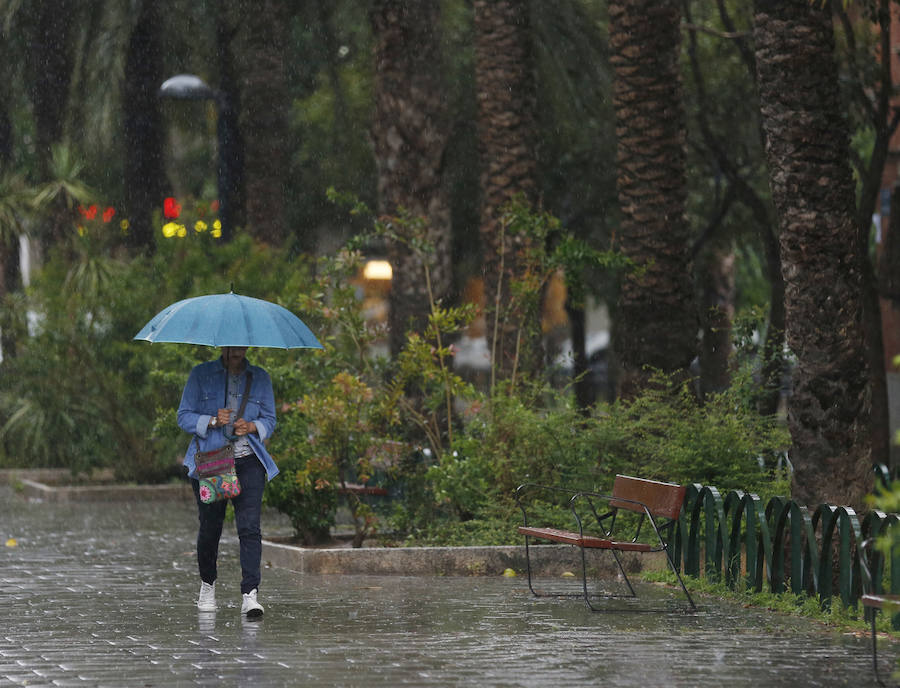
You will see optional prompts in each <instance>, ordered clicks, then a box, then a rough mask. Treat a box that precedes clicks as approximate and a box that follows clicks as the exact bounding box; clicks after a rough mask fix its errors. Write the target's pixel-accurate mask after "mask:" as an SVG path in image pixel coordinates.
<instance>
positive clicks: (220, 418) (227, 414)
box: [216, 408, 231, 428]
mask: <svg viewBox="0 0 900 688" xmlns="http://www.w3.org/2000/svg"><path fill="white" fill-rule="evenodd" d="M230 422H231V409H224V408H223V409H219V410H218V411H216V424H217V425H218V426H219V427H220V428H221V427H222V426H223V425H228V424H229V423H230Z"/></svg>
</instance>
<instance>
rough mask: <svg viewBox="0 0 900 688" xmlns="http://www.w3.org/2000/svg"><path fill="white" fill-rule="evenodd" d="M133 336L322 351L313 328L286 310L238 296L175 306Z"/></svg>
mask: <svg viewBox="0 0 900 688" xmlns="http://www.w3.org/2000/svg"><path fill="white" fill-rule="evenodd" d="M134 338H135V339H141V340H144V341H148V342H176V343H181V344H205V345H207V346H216V347H222V346H258V347H266V348H272V349H321V348H322V345H321V344H320V343H319V340H318V339H316V337H315V335H314V334H313V333H312V332H311V331H310V329H309V328H308V327H307V326H306V325H305V324H304V323H303V321H302V320H300V318H298V317H297V316H296V315H294V314H293V313H291V312H290V311H289V310H288V309H287V308H284V307H282V306H279V305H278V304H275V303H272V302H270V301H263V300H262V299H254V298H253V297H251V296H241V295H239V294H235V293H234V292H231V293H229V294H209V295H207V296H197V297H194V298H192V299H184V300H183V301H178V302H177V303H173V304H172V305H171V306H167V307H166V308H164V309H163V310H161V311H160V312H159V313H157V314H156V315H155V316H154V317H153V319H152V320H150V322H148V323H147V324H146V325H144V327H143V329H142V330H141V331H140V332H138V333H137V334H136V335H135V336H134Z"/></svg>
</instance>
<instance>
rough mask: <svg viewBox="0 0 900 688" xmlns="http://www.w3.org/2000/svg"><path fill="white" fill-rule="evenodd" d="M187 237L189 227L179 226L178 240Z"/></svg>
mask: <svg viewBox="0 0 900 688" xmlns="http://www.w3.org/2000/svg"><path fill="white" fill-rule="evenodd" d="M186 236H187V227H185V226H184V225H178V238H179V239H184V237H186Z"/></svg>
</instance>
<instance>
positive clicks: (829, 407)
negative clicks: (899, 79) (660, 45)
mask: <svg viewBox="0 0 900 688" xmlns="http://www.w3.org/2000/svg"><path fill="white" fill-rule="evenodd" d="M754 38H755V41H756V59H757V69H758V84H759V89H760V104H761V109H762V118H763V127H764V129H765V132H766V158H767V161H768V164H769V176H770V185H771V188H772V197H773V201H774V203H775V207H776V209H777V211H778V214H779V216H780V217H779V222H780V226H781V233H780V245H781V258H782V273H783V275H784V281H785V307H786V314H787V333H786V334H787V341H788V345H789V346H790V348H791V350H792V351H793V353H794V355H795V356H796V357H797V365H796V369H795V370H794V375H793V388H794V389H793V394H792V395H791V398H790V400H789V403H788V425H789V428H790V431H791V438H792V440H793V445H792V448H791V460H792V462H793V465H794V476H793V490H792V494H793V497H794V498H795V499H797V500H798V501H800V502H801V503H806V504H808V505H809V506H810V507H815V506H817V505H818V504H819V503H821V502H830V503H833V504H847V505H850V506H853V507H859V508H861V507H863V506H864V504H865V496H866V495H867V494H868V493H869V492H870V491H871V489H872V446H873V438H872V405H871V386H870V383H869V367H870V364H869V358H868V355H867V348H866V340H867V336H868V333H867V332H866V330H865V326H864V309H865V304H864V299H863V288H864V284H863V274H864V272H863V269H862V261H863V260H864V259H865V256H862V255H860V251H859V242H858V241H857V238H856V227H855V222H854V215H855V205H856V199H855V186H854V182H853V177H852V174H851V171H850V165H849V157H848V156H849V135H848V131H847V126H846V120H845V119H844V117H843V113H842V111H841V106H840V99H839V94H838V75H837V69H836V65H835V60H834V33H833V28H832V24H831V13H830V9H828V8H827V7H826V8H824V9H823V8H822V6H821V5H820V4H819V3H809V2H807V1H806V0H757V2H756V15H755V18H754Z"/></svg>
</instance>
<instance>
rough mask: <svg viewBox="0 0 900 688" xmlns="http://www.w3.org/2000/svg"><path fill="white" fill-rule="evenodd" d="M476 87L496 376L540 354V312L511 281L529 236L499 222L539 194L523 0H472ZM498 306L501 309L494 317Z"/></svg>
mask: <svg viewBox="0 0 900 688" xmlns="http://www.w3.org/2000/svg"><path fill="white" fill-rule="evenodd" d="M474 10H475V88H476V93H477V99H478V138H479V146H480V155H481V193H482V199H481V222H480V232H481V239H482V245H483V250H484V255H483V258H482V274H483V276H484V291H485V308H484V311H485V321H486V325H487V339H488V347H489V349H490V350H491V351H492V354H493V356H492V365H493V366H494V369H495V371H496V372H497V374H498V375H499V377H501V378H509V377H510V376H511V375H512V373H513V371H514V370H524V371H526V372H527V371H536V370H538V369H539V368H540V365H541V363H542V361H543V356H542V353H541V346H540V342H541V331H540V313H539V311H538V310H537V309H536V308H535V307H534V306H533V303H535V302H536V303H538V304H539V303H540V299H539V298H538V299H533V300H530V301H529V302H528V303H529V304H530V305H527V306H525V305H523V306H522V307H517V304H518V303H519V302H520V301H521V300H516V301H513V300H512V294H513V292H512V290H511V289H510V286H511V282H513V281H515V280H516V279H517V278H520V277H521V275H522V272H523V270H524V264H523V258H522V252H523V250H524V249H526V248H527V247H528V245H529V241H528V239H527V237H522V236H515V237H514V236H510V235H509V233H508V232H506V231H504V229H503V227H502V222H501V218H502V209H503V206H504V205H505V204H506V203H508V202H509V201H511V200H512V199H514V198H515V197H516V196H519V195H521V196H522V197H524V200H525V202H526V203H528V204H530V205H535V204H536V201H537V193H538V192H537V162H536V147H537V129H536V123H535V112H534V111H535V103H536V85H535V75H534V65H533V56H532V46H531V38H532V37H531V30H530V26H529V16H528V5H527V3H526V2H524V1H523V0H475V3H474ZM498 311H500V316H499V317H497V316H498Z"/></svg>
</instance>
